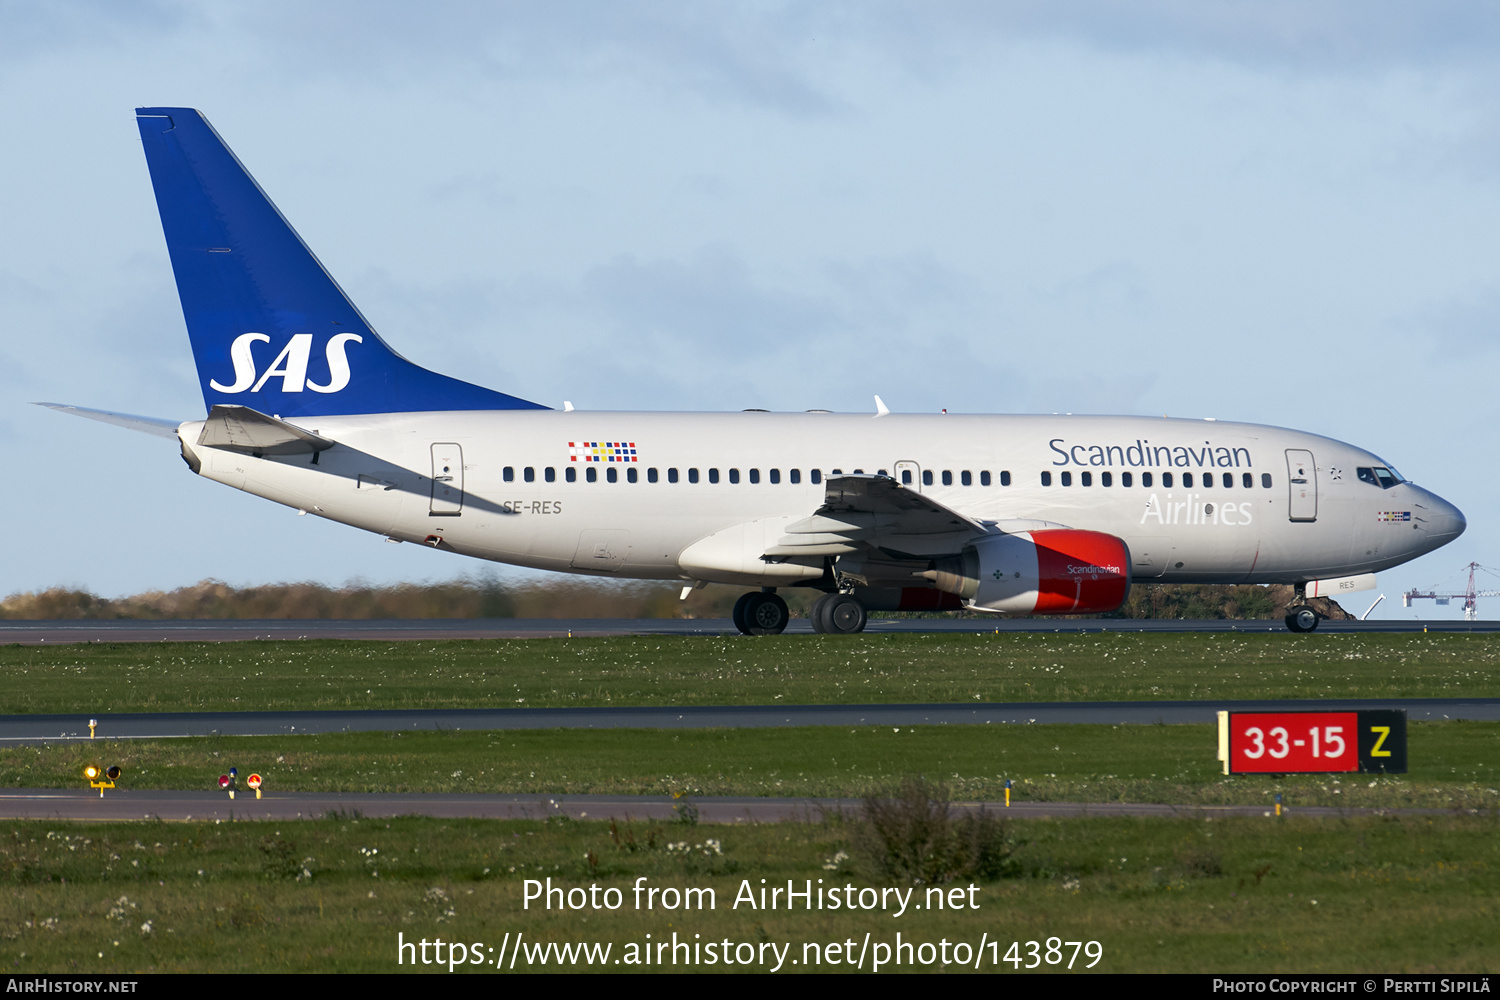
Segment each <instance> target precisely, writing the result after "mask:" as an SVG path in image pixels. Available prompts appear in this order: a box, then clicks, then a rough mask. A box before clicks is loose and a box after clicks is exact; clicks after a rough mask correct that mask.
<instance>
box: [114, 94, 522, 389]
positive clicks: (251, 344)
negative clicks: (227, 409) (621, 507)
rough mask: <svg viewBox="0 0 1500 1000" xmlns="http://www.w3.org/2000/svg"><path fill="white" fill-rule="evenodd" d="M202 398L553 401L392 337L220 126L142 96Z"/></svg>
mask: <svg viewBox="0 0 1500 1000" xmlns="http://www.w3.org/2000/svg"><path fill="white" fill-rule="evenodd" d="M136 124H137V125H139V126H140V130H141V142H142V144H143V145H144V146H145V149H146V163H147V165H148V166H149V167H150V168H151V183H152V185H153V186H154V187H155V189H156V204H157V208H158V209H159V210H160V211H161V224H162V229H163V231H164V232H165V233H166V237H167V250H168V252H169V253H170V254H171V256H172V270H173V272H174V273H175V274H176V276H177V291H178V294H179V295H180V296H181V297H182V313H183V317H184V318H185V319H186V320H187V328H188V337H189V338H190V339H191V340H192V344H193V357H194V359H195V360H196V361H197V364H198V379H199V382H200V383H201V384H202V386H203V399H204V401H205V402H206V403H207V404H208V405H209V406H210V407H212V406H214V405H215V404H226V405H234V406H248V407H250V408H252V409H255V410H259V411H261V412H263V413H273V414H278V415H280V416H283V417H308V416H326V415H330V414H338V413H393V412H406V411H415V410H515V409H546V407H544V406H540V405H539V404H537V403H528V402H527V401H526V400H524V399H517V398H516V397H515V396H507V395H506V394H505V393H502V392H495V391H494V390H491V389H485V388H482V387H481V386H477V385H471V384H469V383H468V382H460V381H459V380H458V379H454V378H449V377H447V376H446V375H439V374H437V373H436V372H431V371H428V370H427V369H425V368H420V367H418V366H417V365H414V364H412V363H411V362H410V361H407V360H406V359H405V358H403V357H401V356H400V355H399V354H397V353H396V352H395V351H393V350H391V349H390V348H389V347H388V346H386V343H385V341H383V340H381V339H380V338H379V337H378V336H376V334H375V332H374V331H373V330H371V329H370V326H369V324H367V323H366V322H365V318H364V317H363V316H361V315H360V312H359V310H358V309H356V308H355V307H354V304H353V303H352V302H350V301H349V299H348V297H347V296H345V295H344V292H343V290H342V289H340V288H339V286H338V283H337V282H335V281H334V280H333V278H332V277H330V276H329V274H328V272H327V271H325V270H324V269H323V265H322V264H320V263H319V262H318V259H317V258H316V257H314V256H313V254H312V251H310V250H309V249H308V248H307V246H306V244H304V243H303V242H302V239H301V237H299V236H298V235H297V233H296V231H295V230H294V229H292V227H291V226H290V225H288V224H287V221H286V219H284V218H282V215H281V213H280V212H279V211H277V209H276V206H275V205H273V204H272V203H271V199H269V198H267V197H266V195H265V192H263V191H261V189H260V185H258V184H256V183H255V179H254V178H253V177H251V176H250V174H249V172H247V171H246V170H245V168H244V167H243V166H241V165H240V161H239V160H238V159H236V158H235V155H234V153H232V152H230V150H229V147H228V146H226V145H224V141H223V140H222V139H220V138H219V135H218V133H217V132H215V131H214V129H213V126H211V125H209V123H208V121H207V120H206V119H205V118H204V117H203V116H202V115H200V114H199V113H198V112H196V111H194V110H192V109H191V108H137V109H136Z"/></svg>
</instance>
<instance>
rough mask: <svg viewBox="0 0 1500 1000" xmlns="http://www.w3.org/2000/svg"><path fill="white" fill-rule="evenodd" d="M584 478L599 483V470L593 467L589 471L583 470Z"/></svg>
mask: <svg viewBox="0 0 1500 1000" xmlns="http://www.w3.org/2000/svg"><path fill="white" fill-rule="evenodd" d="M609 471H611V472H613V471H614V470H613V469H611V470H609ZM583 478H585V479H587V480H588V481H589V482H591V483H597V482H598V481H599V470H598V468H596V467H595V466H592V465H591V466H589V467H588V468H587V469H584V470H583Z"/></svg>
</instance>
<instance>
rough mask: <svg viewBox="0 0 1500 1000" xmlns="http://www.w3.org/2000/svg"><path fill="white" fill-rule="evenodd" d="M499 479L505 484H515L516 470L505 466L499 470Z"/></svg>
mask: <svg viewBox="0 0 1500 1000" xmlns="http://www.w3.org/2000/svg"><path fill="white" fill-rule="evenodd" d="M500 478H501V479H503V480H505V481H506V482H507V483H513V482H515V481H516V470H515V468H514V467H513V466H509V465H507V466H506V467H505V468H503V469H501V470H500Z"/></svg>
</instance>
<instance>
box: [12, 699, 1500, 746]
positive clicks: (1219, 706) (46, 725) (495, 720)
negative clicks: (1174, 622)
mask: <svg viewBox="0 0 1500 1000" xmlns="http://www.w3.org/2000/svg"><path fill="white" fill-rule="evenodd" d="M1359 709H1405V710H1406V712H1407V717H1408V719H1409V720H1411V721H1413V722H1418V721H1428V720H1442V719H1465V720H1469V721H1485V722H1493V721H1496V720H1500V698H1365V699H1327V700H1315V701H1313V700H1307V701H1290V700H1286V701H1269V700H1257V701H1108V702H1072V703H1069V702H1034V703H1027V702H1021V703H1010V704H976V705H963V704H959V705H944V704H935V705H725V706H693V707H689V708H491V709H432V710H426V711H422V710H417V711H395V710H372V711H348V712H150V713H146V712H142V713H120V714H117V715H100V716H96V718H97V720H98V722H99V726H98V728H97V730H96V731H95V733H96V736H97V737H98V738H99V739H133V740H139V739H172V738H179V737H185V736H306V735H310V734H314V733H352V732H418V731H422V730H436V731H446V732H455V731H463V730H496V729H716V728H725V729H745V728H756V729H758V728H767V727H786V726H966V725H1021V726H1024V725H1056V724H1079V723H1090V724H1095V725H1174V724H1183V723H1213V722H1215V721H1216V720H1217V716H1216V715H1215V713H1216V712H1219V711H1233V712H1277V711H1283V712H1284V711H1320V712H1337V711H1344V712H1347V711H1357V710H1359ZM88 724H89V720H88V718H87V717H86V716H83V715H4V716H0V745H3V744H7V743H54V742H67V741H74V740H83V741H86V740H88V739H89V738H90V736H89V728H88Z"/></svg>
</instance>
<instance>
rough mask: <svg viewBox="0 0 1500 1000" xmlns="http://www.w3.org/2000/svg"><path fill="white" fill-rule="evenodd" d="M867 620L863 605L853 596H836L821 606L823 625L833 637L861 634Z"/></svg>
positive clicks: (867, 614)
mask: <svg viewBox="0 0 1500 1000" xmlns="http://www.w3.org/2000/svg"><path fill="white" fill-rule="evenodd" d="M869 618H870V616H869V613H868V612H866V611H865V606H864V604H863V603H861V602H860V599H859V598H857V597H855V596H854V595H853V594H838V595H836V596H834V597H830V598H829V599H828V603H827V604H825V605H823V623H824V625H825V626H826V627H827V630H828V631H829V632H830V633H832V634H834V635H852V634H853V633H855V632H863V631H864V630H865V623H866V622H867V621H869Z"/></svg>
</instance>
